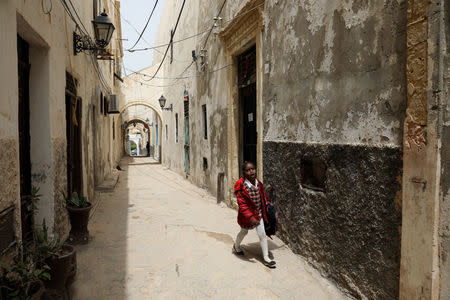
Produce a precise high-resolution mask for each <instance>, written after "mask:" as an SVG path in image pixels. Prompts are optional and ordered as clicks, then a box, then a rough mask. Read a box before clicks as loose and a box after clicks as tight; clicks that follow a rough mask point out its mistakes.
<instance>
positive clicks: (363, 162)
mask: <svg viewBox="0 0 450 300" xmlns="http://www.w3.org/2000/svg"><path fill="white" fill-rule="evenodd" d="M285 158H289V161H286V159H285ZM401 158H402V153H401V150H400V149H399V148H391V147H372V146H356V145H333V144H328V145H326V144H305V143H278V142H265V143H264V180H265V182H266V184H267V183H269V184H271V185H272V186H273V187H274V195H273V200H274V202H275V203H276V205H277V207H278V211H279V218H280V232H279V234H278V235H279V236H280V237H281V238H282V239H283V240H284V241H285V242H286V243H287V244H288V245H289V246H290V247H291V248H292V249H293V251H294V252H296V253H299V254H301V255H302V256H304V257H306V258H308V260H309V261H310V262H311V263H312V264H313V265H315V266H316V267H317V268H318V269H319V270H321V271H322V272H323V273H324V274H325V275H326V276H328V277H330V278H332V279H333V280H334V281H335V282H336V283H338V284H339V285H340V286H341V287H344V288H345V289H346V290H348V291H349V292H350V294H351V295H352V296H354V297H356V298H364V297H368V298H369V299H396V298H397V296H398V289H399V286H398V284H399V267H400V234H401V219H402V218H401V185H400V183H401V172H402V171H401V170H402V159H401ZM304 169H307V170H308V169H309V170H311V172H305V170H304ZM307 177H312V178H307ZM320 182H322V183H323V185H321V184H320Z"/></svg>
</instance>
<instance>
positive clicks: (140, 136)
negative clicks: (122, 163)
mask: <svg viewBox="0 0 450 300" xmlns="http://www.w3.org/2000/svg"><path fill="white" fill-rule="evenodd" d="M120 117H121V122H122V123H121V124H118V126H120V130H121V131H122V137H123V147H124V153H125V155H129V156H133V157H140V156H150V157H153V158H155V159H156V160H158V161H161V156H162V147H161V134H162V125H161V124H163V123H162V115H161V112H160V111H159V110H158V109H157V108H156V107H154V105H152V104H151V103H148V102H143V101H133V102H129V103H127V104H126V105H124V106H123V107H122V108H121V109H120Z"/></svg>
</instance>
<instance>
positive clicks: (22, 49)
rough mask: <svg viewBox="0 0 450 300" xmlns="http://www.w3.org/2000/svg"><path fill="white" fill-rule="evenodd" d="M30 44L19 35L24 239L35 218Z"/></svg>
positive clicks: (21, 199)
mask: <svg viewBox="0 0 450 300" xmlns="http://www.w3.org/2000/svg"><path fill="white" fill-rule="evenodd" d="M29 51H30V46H29V44H28V43H27V42H26V41H25V40H24V39H23V38H21V37H20V36H19V35H18V36H17V57H18V72H19V157H20V206H21V221H22V240H24V241H27V240H29V239H31V237H32V230H33V218H32V212H31V211H30V207H31V206H30V203H29V201H30V198H29V197H28V196H29V195H31V152H30V147H31V138H30V54H29Z"/></svg>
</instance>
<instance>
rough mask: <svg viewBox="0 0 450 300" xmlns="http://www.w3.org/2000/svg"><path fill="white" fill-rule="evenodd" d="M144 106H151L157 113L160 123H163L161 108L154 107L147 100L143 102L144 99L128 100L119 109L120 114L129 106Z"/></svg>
mask: <svg viewBox="0 0 450 300" xmlns="http://www.w3.org/2000/svg"><path fill="white" fill-rule="evenodd" d="M139 105H142V106H146V107H148V108H151V109H153V110H154V111H155V113H156V114H157V115H158V118H159V120H160V121H161V124H162V123H163V116H162V114H161V109H158V108H156V107H155V106H154V105H153V104H151V103H148V102H144V101H132V102H128V103H127V104H125V105H124V106H123V107H122V108H121V109H120V114H122V113H123V112H124V111H125V110H126V109H127V108H129V107H131V106H139Z"/></svg>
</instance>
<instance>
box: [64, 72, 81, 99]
mask: <svg viewBox="0 0 450 300" xmlns="http://www.w3.org/2000/svg"><path fill="white" fill-rule="evenodd" d="M77 85H78V82H77V80H76V79H75V78H74V77H73V76H72V75H71V74H70V73H69V72H66V90H67V91H69V92H71V93H72V94H73V95H74V96H76V95H77Z"/></svg>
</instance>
